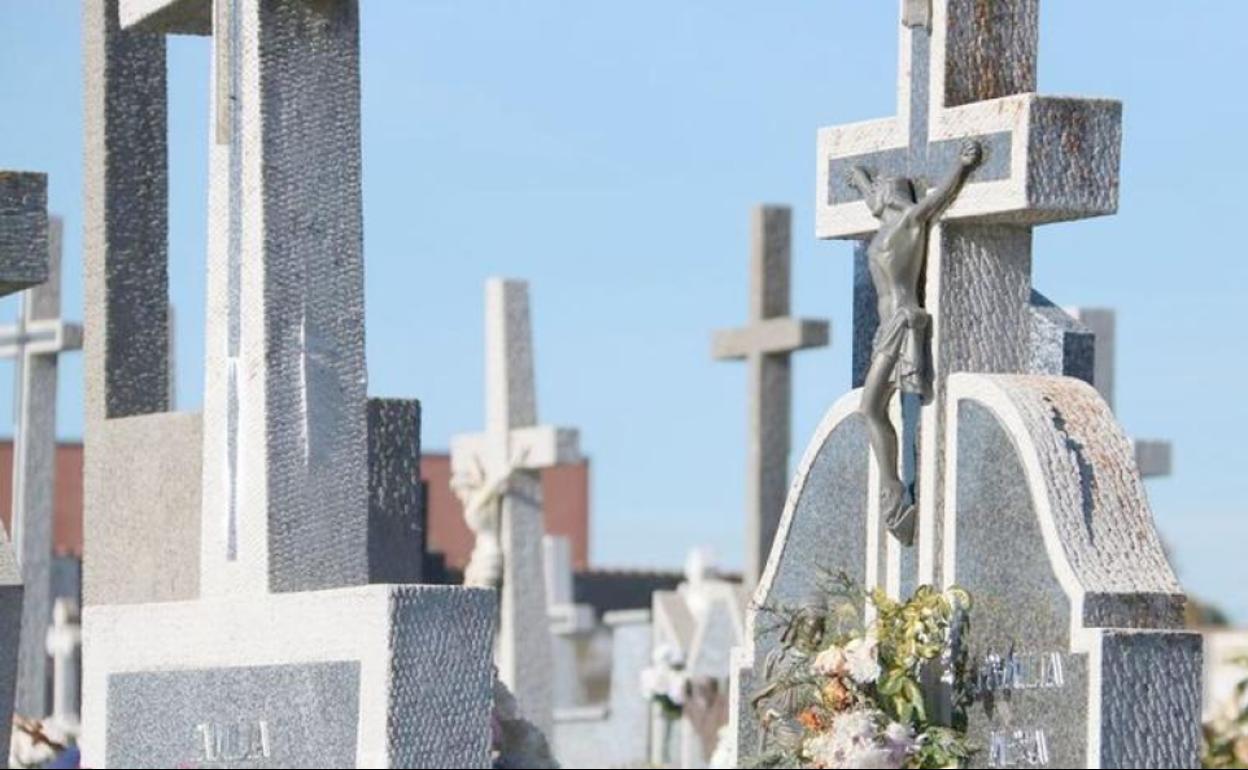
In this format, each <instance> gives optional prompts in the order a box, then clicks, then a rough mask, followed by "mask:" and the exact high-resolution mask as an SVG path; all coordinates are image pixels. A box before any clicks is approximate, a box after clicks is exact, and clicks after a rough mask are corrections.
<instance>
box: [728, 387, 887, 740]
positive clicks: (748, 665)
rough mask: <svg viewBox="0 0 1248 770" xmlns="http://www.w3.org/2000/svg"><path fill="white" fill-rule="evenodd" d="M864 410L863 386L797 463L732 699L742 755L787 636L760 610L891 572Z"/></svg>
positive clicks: (753, 736) (841, 404)
mask: <svg viewBox="0 0 1248 770" xmlns="http://www.w3.org/2000/svg"><path fill="white" fill-rule="evenodd" d="M857 408H858V394H857V391H855V392H854V393H851V394H850V395H848V396H845V397H844V398H842V399H841V400H840V401H838V402H837V403H836V404H835V405H834V406H833V407H832V409H831V410H829V412H828V414H827V416H826V417H824V419H823V421H822V422H821V423H820V425H819V427H818V428H817V429H816V431H815V435H814V437H813V438H812V440H811V442H810V446H809V448H808V449H807V450H806V454H805V455H804V456H803V457H802V460H801V462H800V463H799V464H798V466H797V472H796V474H795V476H794V479H793V486H792V489H791V491H790V493H789V499H788V501H787V502H786V503H785V510H784V516H783V517H782V518H781V520H780V528H779V530H778V531H777V533H776V543H775V546H774V547H773V548H772V555H771V558H770V559H769V560H768V562H767V569H766V570H765V571H764V572H763V578H762V580H761V581H760V582H759V584H758V587H757V588H756V589H755V591H754V597H753V600H752V602H751V606H750V610H749V611H748V612H747V613H746V616H745V644H744V645H743V648H742V650H741V651H740V655H739V656H737V658H738V659H737V660H736V661H735V662H736V664H737V667H736V668H734V669H733V670H732V689H731V700H730V703H729V720H730V723H731V724H732V725H733V729H732V733H733V734H734V735H735V736H736V744H737V746H736V753H737V755H738V756H739V758H740V760H741V761H744V760H745V759H747V758H748V757H751V756H753V755H754V754H755V753H756V752H757V751H758V748H759V745H758V741H759V731H758V722H757V719H756V718H755V716H754V712H753V710H752V709H751V707H750V703H749V701H750V697H751V696H752V694H753V691H754V690H755V689H756V688H757V687H759V686H761V683H760V682H759V681H758V677H759V676H760V675H761V672H762V668H763V661H764V660H766V658H767V655H768V654H769V653H771V651H772V650H774V649H775V648H776V645H777V644H778V643H779V636H780V630H779V629H776V628H773V627H771V626H772V625H773V624H768V623H762V624H761V625H760V614H759V612H758V609H759V608H773V609H775V608H780V607H800V606H802V605H803V604H805V603H806V602H808V601H810V600H811V598H812V597H813V596H814V593H815V591H816V590H817V589H818V587H819V585H820V580H821V576H822V575H823V574H824V573H827V572H831V573H833V574H835V573H840V572H843V573H844V574H846V575H847V576H849V577H850V578H851V579H853V580H855V581H857V582H858V584H859V585H863V586H867V587H874V586H877V585H882V582H881V581H882V580H883V578H884V575H885V574H886V573H885V569H884V568H885V564H884V560H885V559H887V558H888V554H887V552H886V551H885V547H884V535H883V533H884V529H883V524H882V523H881V522H880V520H879V511H878V509H877V508H875V507H874V506H868V491H869V490H870V489H871V488H872V484H871V483H870V477H871V476H873V475H874V470H873V469H872V468H870V467H869V466H870V463H869V461H868V459H869V457H870V454H869V451H868V447H867V435H866V427H865V424H864V422H863V419H862V417H861V416H860V415H859V414H858V413H857V411H856V410H857ZM833 501H835V502H833ZM833 506H834V507H833Z"/></svg>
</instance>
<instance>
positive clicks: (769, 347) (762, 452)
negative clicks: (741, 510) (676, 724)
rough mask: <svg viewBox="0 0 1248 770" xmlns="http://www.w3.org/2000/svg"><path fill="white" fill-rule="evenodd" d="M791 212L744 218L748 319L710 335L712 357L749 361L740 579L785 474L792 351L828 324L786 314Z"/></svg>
mask: <svg viewBox="0 0 1248 770" xmlns="http://www.w3.org/2000/svg"><path fill="white" fill-rule="evenodd" d="M792 220H793V212H792V209H790V208H788V207H787V206H759V207H757V208H756V209H754V212H753V216H752V217H751V246H750V324H749V326H746V327H743V328H739V329H726V330H723V331H718V332H716V333H715V337H714V339H713V340H712V351H711V352H712V355H713V356H714V357H715V358H716V359H718V360H732V361H736V360H745V361H746V362H747V363H748V365H749V369H750V372H749V383H750V386H749V387H750V395H749V433H748V440H749V445H748V446H749V448H748V451H747V461H746V475H745V482H746V493H745V494H746V505H745V559H746V564H745V583H746V584H747V585H751V586H752V585H754V584H755V583H757V582H758V576H759V575H760V574H761V573H762V571H763V565H764V564H766V563H767V554H769V553H770V552H771V543H772V540H773V539H774V538H775V535H776V527H777V526H778V525H779V523H780V514H781V512H782V511H783V510H784V495H785V490H786V489H787V487H788V477H789V444H790V443H791V441H790V423H791V422H792V417H791V415H790V411H791V406H790V402H791V399H792V395H793V394H792V391H793V378H792V365H791V359H792V353H793V352H794V351H797V350H804V349H807V348H816V347H823V346H825V345H827V344H828V322H827V321H822V320H811V319H801V318H792V317H790V316H789V307H790V301H789V294H790V291H789V283H790V279H789V273H790V262H791V261H792V246H791V242H792V236H791V232H790V231H791V229H792Z"/></svg>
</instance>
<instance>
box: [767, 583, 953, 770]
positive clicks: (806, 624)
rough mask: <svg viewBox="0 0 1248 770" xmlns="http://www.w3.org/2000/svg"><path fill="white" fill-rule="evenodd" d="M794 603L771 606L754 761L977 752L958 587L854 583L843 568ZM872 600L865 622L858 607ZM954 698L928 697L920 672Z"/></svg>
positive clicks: (883, 762)
mask: <svg viewBox="0 0 1248 770" xmlns="http://www.w3.org/2000/svg"><path fill="white" fill-rule="evenodd" d="M822 582H823V583H825V585H824V587H823V588H821V590H820V591H819V592H818V594H817V595H816V597H815V598H814V599H813V600H812V601H810V602H808V603H807V604H806V605H804V606H802V607H798V608H779V609H766V608H764V611H765V612H766V613H767V614H768V615H770V616H773V617H775V618H776V619H777V620H778V623H777V624H776V625H775V627H774V630H775V631H778V632H780V643H779V645H778V646H777V647H776V649H775V650H774V651H773V652H772V653H771V654H770V655H769V656H768V658H767V660H766V663H765V665H764V670H763V686H762V687H761V688H760V689H759V690H758V691H756V692H755V693H754V694H753V696H752V698H751V702H752V704H753V706H754V709H755V713H756V714H757V716H758V718H759V722H760V726H761V739H760V746H759V753H758V755H757V756H755V757H754V758H753V760H751V761H750V763H749V766H751V767H810V768H840V767H867V768H943V767H957V766H959V765H960V764H962V763H963V762H964V761H965V760H966V759H967V758H968V757H970V756H971V754H972V753H973V747H972V746H971V744H970V742H969V741H968V740H967V737H966V732H965V718H964V710H965V706H966V705H967V703H968V702H969V698H970V688H969V686H968V683H967V676H966V665H965V661H964V660H963V659H962V658H961V656H960V655H959V654H958V653H957V652H956V650H957V648H958V645H957V644H956V638H957V635H958V634H959V633H962V632H963V631H964V629H965V627H966V624H967V622H968V617H967V613H968V611H969V609H970V603H971V602H970V596H969V595H967V593H966V592H965V591H963V590H961V589H958V588H952V589H950V590H948V591H944V592H940V591H937V590H935V589H933V588H931V587H930V586H921V587H919V588H918V589H917V590H916V591H915V593H914V596H912V597H911V598H910V599H908V600H906V601H897V600H894V599H890V598H889V597H888V596H887V595H885V594H884V593H883V592H882V591H879V590H876V591H872V592H869V593H864V592H863V591H861V590H859V589H856V588H855V587H854V586H853V584H852V582H851V581H850V580H849V579H848V578H847V577H845V576H844V575H838V576H836V577H835V578H833V579H831V580H824V581H822ZM867 604H869V605H870V606H871V607H872V608H873V609H874V613H873V614H874V617H873V619H872V620H871V621H870V622H864V621H863V619H862V618H861V617H860V616H859V611H858V607H865V606H866V605H867ZM924 683H926V684H928V685H929V687H928V689H929V690H933V691H936V690H938V691H940V692H942V693H943V694H944V696H945V701H944V702H945V703H946V704H948V706H949V708H947V709H943V708H942V709H940V710H941V711H942V712H943V715H944V718H943V719H938V718H937V717H936V715H934V714H933V713H932V712H933V711H935V710H937V708H938V707H937V706H935V705H934V703H935V702H936V701H934V700H932V701H929V699H928V697H927V694H926V693H925V688H924V686H923V684H924Z"/></svg>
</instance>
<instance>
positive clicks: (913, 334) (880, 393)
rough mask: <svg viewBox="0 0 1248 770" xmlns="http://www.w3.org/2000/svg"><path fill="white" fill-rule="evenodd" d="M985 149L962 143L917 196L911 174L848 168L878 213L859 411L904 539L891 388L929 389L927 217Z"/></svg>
mask: <svg viewBox="0 0 1248 770" xmlns="http://www.w3.org/2000/svg"><path fill="white" fill-rule="evenodd" d="M981 157H982V152H981V150H980V146H979V143H978V142H975V141H973V140H968V141H966V142H964V143H963V145H962V148H961V152H960V154H959V156H958V165H957V167H956V168H955V169H954V170H953V171H952V172H951V173H950V174H949V176H948V177H947V178H946V179H945V180H944V181H943V182H942V183H941V184H940V185H939V186H938V187H936V188H935V189H934V190H932V191H931V192H929V193H928V194H926V195H924V196H923V199H922V200H917V199H916V197H915V191H914V183H913V182H911V180H909V179H906V178H905V177H885V178H881V179H876V180H872V178H871V175H870V174H869V173H868V172H867V170H866V169H864V168H862V167H861V166H855V167H854V168H853V169H852V170H851V171H850V172H849V182H850V184H852V185H853V186H854V187H856V188H857V189H858V191H859V192H861V193H862V197H863V199H864V200H865V201H866V203H867V206H868V207H869V208H870V209H871V213H872V215H874V216H875V218H876V219H878V220H880V228H879V230H877V231H876V233H875V236H874V237H873V238H872V239H871V243H870V244H869V245H868V246H867V257H868V262H869V265H870V270H871V282H872V283H873V284H874V285H875V291H876V294H877V296H878V299H879V315H880V325H879V328H878V329H877V330H876V333H875V341H874V344H873V346H872V350H871V366H870V368H869V369H868V370H867V378H866V382H865V384H864V385H863V389H862V403H861V405H860V407H859V411H860V412H861V413H862V415H863V417H864V418H866V422H867V435H868V438H869V440H870V443H871V449H872V451H873V452H874V453H875V459H876V462H877V464H878V465H879V469H880V475H881V476H882V477H883V484H884V486H883V490H882V496H881V499H880V512H881V515H883V516H884V517H885V521H886V522H887V524H888V530H889V532H891V533H892V534H893V536H894V537H896V538H897V539H898V540H899V541H901V542H902V543H903V544H904V545H910V544H911V543H912V542H913V540H914V528H915V514H916V511H917V506H916V505H915V503H914V501H913V500H907V499H906V489H905V485H904V484H902V482H901V477H900V475H899V474H898V471H897V431H896V430H895V429H894V428H893V424H892V422H891V421H890V420H889V419H888V403H889V400H890V399H891V398H892V396H893V394H894V393H895V392H897V391H898V390H900V391H901V392H902V393H916V394H919V395H920V396H921V397H922V398H923V400H924V401H927V400H928V399H929V398H930V397H931V388H930V383H929V371H928V370H929V365H928V358H929V355H928V351H927V328H928V323H929V320H930V319H929V316H928V314H927V312H926V311H925V310H924V309H923V307H922V305H921V304H920V302H919V277H920V276H921V275H922V273H923V266H924V262H925V261H926V259H927V232H928V225H929V224H930V223H931V222H932V221H933V220H935V219H936V217H937V216H939V215H940V213H941V212H942V211H943V210H944V209H945V207H946V206H948V205H949V204H950V203H951V202H952V201H953V199H954V198H955V197H956V196H957V194H958V191H959V190H961V189H962V185H963V183H965V182H966V178H967V176H969V175H970V173H971V171H972V170H973V169H974V168H975V166H977V165H978V164H979V162H980V159H981Z"/></svg>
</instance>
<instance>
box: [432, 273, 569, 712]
mask: <svg viewBox="0 0 1248 770" xmlns="http://www.w3.org/2000/svg"><path fill="white" fill-rule="evenodd" d="M579 460H580V438H579V436H578V434H577V432H576V431H575V430H573V429H569V428H556V427H552V426H546V425H539V424H538V421H537V390H536V385H535V382H534V368H533V333H532V327H531V323H530V315H529V288H528V284H527V283H525V282H523V281H514V280H503V279H498V278H495V279H491V280H490V281H488V282H487V283H486V287H485V432H484V433H479V434H472V435H462V436H455V437H454V438H452V440H451V475H452V480H451V483H452V485H453V486H454V487H455V490H456V493H457V494H458V495H459V496H460V498H461V499H462V500H463V502H464V517H465V519H466V520H467V523H468V528H469V529H470V530H471V531H472V533H473V535H474V536H475V538H476V543H475V545H474V547H473V552H472V557H471V559H470V560H469V563H468V567H467V569H466V570H465V574H464V582H465V584H466V585H470V586H478V587H493V588H498V589H499V591H500V594H501V596H500V602H499V632H498V647H497V660H498V677H499V679H500V680H501V681H502V682H503V683H504V684H506V685H507V687H508V688H510V690H511V692H512V693H513V694H514V695H515V697H516V703H517V705H518V706H519V710H520V715H521V716H522V717H523V718H524V719H526V720H528V721H529V722H532V723H533V724H534V725H535V726H536V727H537V728H538V729H539V730H540V731H541V732H542V734H543V735H547V736H550V735H552V733H553V729H554V682H553V679H554V647H553V639H552V637H551V629H550V623H549V620H548V615H549V609H548V607H549V605H548V602H547V597H546V578H545V567H544V563H545V559H544V557H543V552H542V536H543V535H544V534H545V532H544V524H543V519H542V488H541V483H540V479H539V478H538V471H539V470H541V469H542V468H549V467H551V466H554V465H560V464H563V463H573V462H578V461H579Z"/></svg>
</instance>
